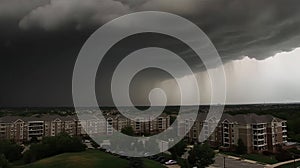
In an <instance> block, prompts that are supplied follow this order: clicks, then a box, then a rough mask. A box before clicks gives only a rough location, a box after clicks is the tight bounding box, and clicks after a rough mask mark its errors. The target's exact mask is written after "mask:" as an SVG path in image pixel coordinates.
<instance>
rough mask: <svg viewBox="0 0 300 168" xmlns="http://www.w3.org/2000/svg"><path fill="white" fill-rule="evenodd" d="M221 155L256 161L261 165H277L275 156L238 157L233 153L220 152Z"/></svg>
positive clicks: (250, 155)
mask: <svg viewBox="0 0 300 168" xmlns="http://www.w3.org/2000/svg"><path fill="white" fill-rule="evenodd" d="M221 153H223V154H226V155H230V156H236V157H241V158H244V159H248V160H254V161H257V162H259V163H263V164H275V163H278V161H277V160H276V158H275V155H270V156H266V155H263V154H245V155H242V156H240V155H238V154H236V153H233V152H221Z"/></svg>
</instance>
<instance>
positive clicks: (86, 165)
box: [16, 150, 164, 168]
mask: <svg viewBox="0 0 300 168" xmlns="http://www.w3.org/2000/svg"><path fill="white" fill-rule="evenodd" d="M144 165H145V168H164V166H163V165H161V164H160V163H158V162H154V161H152V160H148V159H144ZM74 167H76V168H93V167H101V168H106V167H108V168H111V167H118V168H127V167H128V160H125V159H121V158H119V157H117V156H113V155H110V154H107V153H105V152H101V151H97V150H87V151H85V152H80V153H65V154H60V155H57V156H53V157H50V158H46V159H42V160H39V161H37V162H34V163H31V164H28V165H22V166H17V167H16V168H74Z"/></svg>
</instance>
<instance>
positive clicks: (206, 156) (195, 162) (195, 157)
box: [188, 144, 215, 168]
mask: <svg viewBox="0 0 300 168" xmlns="http://www.w3.org/2000/svg"><path fill="white" fill-rule="evenodd" d="M214 157H215V152H214V151H213V150H212V149H211V148H210V147H209V146H208V145H207V144H197V145H195V146H194V148H193V149H192V150H191V151H190V152H189V157H188V161H189V164H190V165H191V166H197V167H198V168H205V167H207V166H209V165H211V164H213V163H214V162H215V161H214Z"/></svg>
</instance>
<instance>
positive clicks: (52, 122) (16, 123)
mask: <svg viewBox="0 0 300 168" xmlns="http://www.w3.org/2000/svg"><path fill="white" fill-rule="evenodd" d="M61 132H66V133H68V134H70V135H79V134H81V130H80V125H79V124H78V121H77V119H76V117H75V116H58V115H41V116H39V115H35V116H30V117H21V116H5V117H1V118H0V139H9V140H13V141H16V142H24V141H30V140H31V139H32V138H33V137H35V138H37V139H38V140H40V139H42V138H43V137H44V136H55V135H57V134H59V133H61Z"/></svg>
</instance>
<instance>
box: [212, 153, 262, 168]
mask: <svg viewBox="0 0 300 168" xmlns="http://www.w3.org/2000/svg"><path fill="white" fill-rule="evenodd" d="M223 164H224V157H223V155H217V156H216V158H215V163H214V164H213V165H211V166H210V167H212V168H214V167H215V168H223ZM225 167H226V168H264V167H265V166H264V165H261V164H257V163H249V162H246V161H243V160H236V159H233V158H228V157H225Z"/></svg>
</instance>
